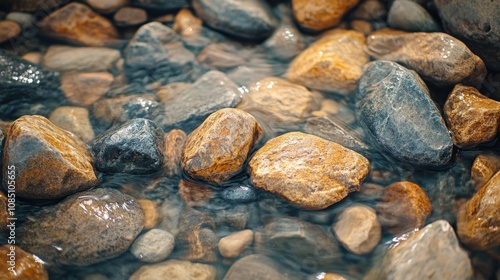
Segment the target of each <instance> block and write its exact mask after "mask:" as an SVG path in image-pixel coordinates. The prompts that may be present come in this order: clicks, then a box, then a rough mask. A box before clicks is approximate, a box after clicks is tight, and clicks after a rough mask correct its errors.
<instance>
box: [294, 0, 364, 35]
mask: <svg viewBox="0 0 500 280" xmlns="http://www.w3.org/2000/svg"><path fill="white" fill-rule="evenodd" d="M358 3H359V0H349V1H337V0H334V1H322V0H313V1H307V0H292V7H293V15H294V16H295V19H296V20H297V21H298V22H299V24H300V25H301V26H302V27H304V28H306V29H310V30H314V31H320V30H324V29H327V28H330V27H333V26H336V25H337V24H339V22H340V20H341V19H342V17H343V16H344V14H345V13H346V12H348V11H349V10H350V9H351V8H353V7H354V6H356V4H358Z"/></svg>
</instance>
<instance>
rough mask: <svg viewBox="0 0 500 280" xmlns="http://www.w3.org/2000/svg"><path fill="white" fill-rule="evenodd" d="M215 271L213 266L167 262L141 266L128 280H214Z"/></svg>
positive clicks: (186, 262) (178, 261) (179, 261)
mask: <svg viewBox="0 0 500 280" xmlns="http://www.w3.org/2000/svg"><path fill="white" fill-rule="evenodd" d="M216 275H217V269H216V268H215V267H214V266H211V265H208V264H202V263H193V262H189V261H181V260H168V261H165V262H161V263H157V264H151V265H144V266H141V268H139V269H138V270H137V271H136V272H134V274H132V276H130V278H129V280H152V279H190V280H215V279H216Z"/></svg>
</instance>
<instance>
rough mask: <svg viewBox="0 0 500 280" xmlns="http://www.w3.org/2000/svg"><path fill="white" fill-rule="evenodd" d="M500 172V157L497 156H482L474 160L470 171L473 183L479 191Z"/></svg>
mask: <svg viewBox="0 0 500 280" xmlns="http://www.w3.org/2000/svg"><path fill="white" fill-rule="evenodd" d="M498 171H500V156H498V155H495V154H480V155H478V156H477V157H476V159H474V163H473V164H472V168H471V171H470V175H471V179H472V182H473V183H474V187H475V188H476V190H479V189H480V188H481V187H482V186H484V184H486V182H488V180H490V179H491V177H493V175H495V173H497V172H498Z"/></svg>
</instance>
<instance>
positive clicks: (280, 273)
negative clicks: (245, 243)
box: [223, 254, 304, 280]
mask: <svg viewBox="0 0 500 280" xmlns="http://www.w3.org/2000/svg"><path fill="white" fill-rule="evenodd" d="M301 276H302V275H301V273H299V272H297V271H294V270H293V269H290V268H288V267H285V266H284V265H283V264H281V263H279V262H278V261H276V260H275V259H273V258H271V257H268V256H266V255H261V254H255V255H249V256H245V257H243V258H241V259H239V260H237V261H236V262H235V263H234V264H233V265H232V266H231V267H230V268H229V270H228V272H227V273H226V275H225V276H224V278H223V280H254V279H259V280H299V279H304V278H301Z"/></svg>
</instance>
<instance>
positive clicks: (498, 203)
mask: <svg viewBox="0 0 500 280" xmlns="http://www.w3.org/2000/svg"><path fill="white" fill-rule="evenodd" d="M499 209H500V173H496V174H495V175H494V176H493V177H492V178H491V179H490V180H489V181H488V182H487V183H486V185H484V186H483V187H482V188H481V189H479V191H478V192H477V193H476V194H475V195H474V196H473V197H472V198H471V199H470V200H469V201H468V202H467V203H465V204H464V205H462V206H461V207H460V210H459V212H458V217H457V235H458V237H459V238H460V241H462V242H463V243H464V244H465V245H466V246H467V247H469V248H471V249H473V250H490V249H495V248H496V247H498V246H500V215H499V214H498V211H499Z"/></svg>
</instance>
